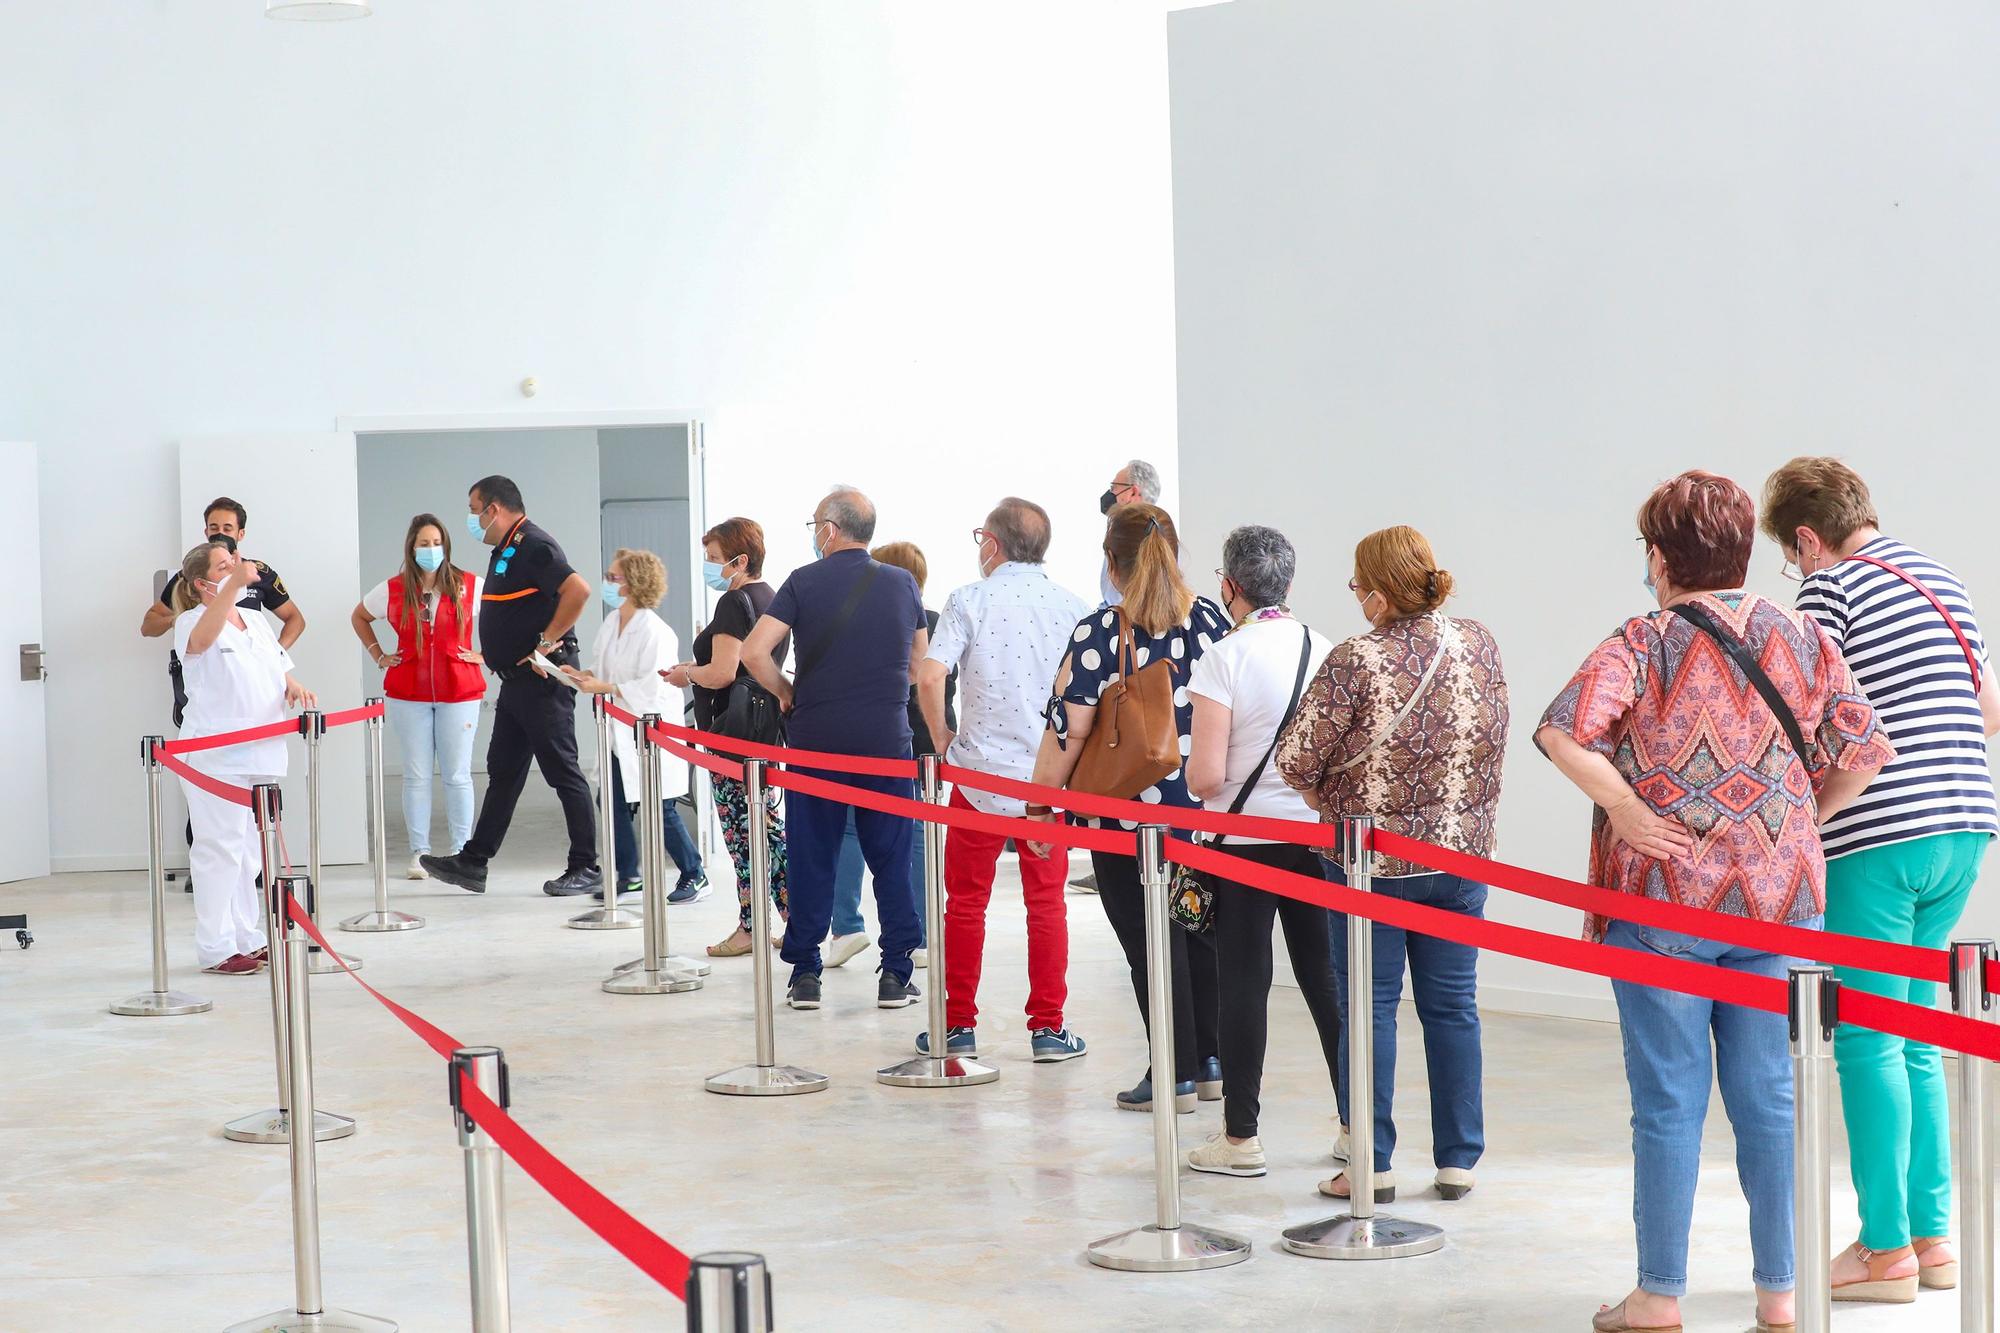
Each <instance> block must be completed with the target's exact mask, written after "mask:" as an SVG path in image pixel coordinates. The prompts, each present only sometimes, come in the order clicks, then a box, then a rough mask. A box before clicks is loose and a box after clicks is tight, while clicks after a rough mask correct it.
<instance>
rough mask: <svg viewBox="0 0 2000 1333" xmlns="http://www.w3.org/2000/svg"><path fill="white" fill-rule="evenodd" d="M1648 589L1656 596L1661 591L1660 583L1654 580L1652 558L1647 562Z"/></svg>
mask: <svg viewBox="0 0 2000 1333" xmlns="http://www.w3.org/2000/svg"><path fill="white" fill-rule="evenodd" d="M1646 591H1647V592H1649V593H1652V594H1653V595H1655V596H1658V595H1659V591H1660V589H1659V585H1657V584H1655V583H1654V582H1653V562H1652V561H1650V560H1648V561H1647V562H1646Z"/></svg>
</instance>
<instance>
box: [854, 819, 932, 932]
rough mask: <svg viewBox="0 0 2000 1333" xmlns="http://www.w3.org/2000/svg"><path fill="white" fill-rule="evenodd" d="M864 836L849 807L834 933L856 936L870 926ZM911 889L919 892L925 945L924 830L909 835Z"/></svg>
mask: <svg viewBox="0 0 2000 1333" xmlns="http://www.w3.org/2000/svg"><path fill="white" fill-rule="evenodd" d="M863 869H865V866H864V865H863V863H862V857H861V837H860V835H859V834H857V833H856V832H855V831H854V807H853V806H849V807H848V808H847V834H846V836H845V837H843V838H842V839H841V842H840V864H839V865H838V866H837V867H835V869H834V873H833V933H834V934H836V935H855V934H859V933H860V932H862V931H865V930H867V929H868V923H867V922H866V921H864V920H862V918H861V872H862V870H863ZM910 888H911V890H912V891H913V892H914V893H915V894H916V895H917V947H918V948H919V949H921V948H923V947H924V934H923V932H924V929H925V925H926V923H925V921H924V831H923V830H922V829H918V830H917V831H916V833H915V834H914V835H913V836H912V837H911V838H910Z"/></svg>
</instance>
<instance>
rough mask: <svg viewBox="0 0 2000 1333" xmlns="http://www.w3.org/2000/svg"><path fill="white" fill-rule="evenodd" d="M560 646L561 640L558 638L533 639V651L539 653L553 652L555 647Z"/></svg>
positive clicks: (545, 654)
mask: <svg viewBox="0 0 2000 1333" xmlns="http://www.w3.org/2000/svg"><path fill="white" fill-rule="evenodd" d="M560 647H562V640H560V639H537V640H535V651H536V652H538V653H541V654H542V655H544V656H547V655H548V654H549V653H551V652H554V651H555V650H556V649H557V648H560Z"/></svg>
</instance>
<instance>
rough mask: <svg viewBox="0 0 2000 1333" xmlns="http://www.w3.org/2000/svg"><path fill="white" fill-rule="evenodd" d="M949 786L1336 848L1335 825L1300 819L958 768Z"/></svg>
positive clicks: (1097, 813)
mask: <svg viewBox="0 0 2000 1333" xmlns="http://www.w3.org/2000/svg"><path fill="white" fill-rule="evenodd" d="M940 772H941V774H942V776H943V777H944V778H945V780H946V781H948V782H955V783H957V784H958V785H959V786H961V787H977V788H978V789H979V790H980V791H990V792H994V793H996V794H998V795H1001V796H1013V797H1016V798H1018V799H1020V800H1023V801H1030V802H1033V803H1034V804H1036V805H1047V806H1049V807H1051V808H1053V809H1056V810H1067V811H1069V812H1071V813H1072V814H1079V815H1090V816H1093V817H1095V818H1098V819H1125V820H1130V821H1131V822H1133V823H1134V824H1166V825H1169V826H1171V827H1173V828H1179V829H1192V830H1194V831H1196V832H1199V833H1233V834H1236V835H1238V836H1239V837H1245V838H1261V839H1268V840H1270V841H1272V842H1291V843H1297V844H1299V845H1300V846H1302V847H1331V846H1333V840H1334V836H1335V834H1336V832H1337V830H1336V829H1335V828H1334V826H1333V825H1331V824H1321V823H1317V822H1313V823H1308V822H1306V821H1304V820H1298V819H1273V818H1272V817H1271V816H1269V815H1231V814H1226V813H1222V812H1219V811H1215V810H1199V809H1191V808H1189V807H1187V806H1179V805H1149V804H1148V803H1146V802H1145V801H1122V800H1119V799H1118V798H1117V797H1115V796H1092V795H1090V794H1088V793H1086V792H1080V791H1068V790H1057V789H1056V788H1054V787H1043V786H1038V785H1037V784H1035V783H1032V782H1022V781H1020V780H1019V779H1018V778H1003V777H998V776H996V775H994V774H992V773H976V772H974V771H973V770H971V769H969V768H960V767H959V766H958V765H957V764H945V765H943V766H942V767H941V770H940Z"/></svg>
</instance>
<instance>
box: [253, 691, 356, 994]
mask: <svg viewBox="0 0 2000 1333" xmlns="http://www.w3.org/2000/svg"><path fill="white" fill-rule="evenodd" d="M299 735H301V736H303V737H305V741H306V915H307V916H309V917H311V918H312V923H313V925H315V926H317V925H319V923H320V921H319V889H320V885H322V884H324V883H326V879H325V877H324V876H322V875H321V873H320V868H319V867H320V861H319V824H320V818H319V787H320V782H319V752H320V744H321V742H323V741H324V740H325V739H326V714H324V713H321V712H318V711H316V710H314V709H310V708H309V709H307V710H306V711H305V712H303V713H300V714H299ZM275 947H276V946H275V945H274V946H273V948H274V950H275ZM341 956H342V957H343V958H345V959H347V965H348V966H349V967H351V968H353V969H355V970H356V971H357V972H358V971H360V970H361V960H360V959H359V958H356V957H355V956H354V955H352V954H342V955H341ZM306 959H307V963H306V970H307V971H308V972H312V973H314V974H316V975H317V974H319V973H325V972H338V971H340V970H341V967H340V964H339V963H336V962H334V961H333V960H332V959H331V958H328V957H327V956H326V951H325V950H323V949H321V948H320V947H319V946H318V945H317V944H314V943H312V942H311V941H310V940H308V941H307V942H306Z"/></svg>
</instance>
